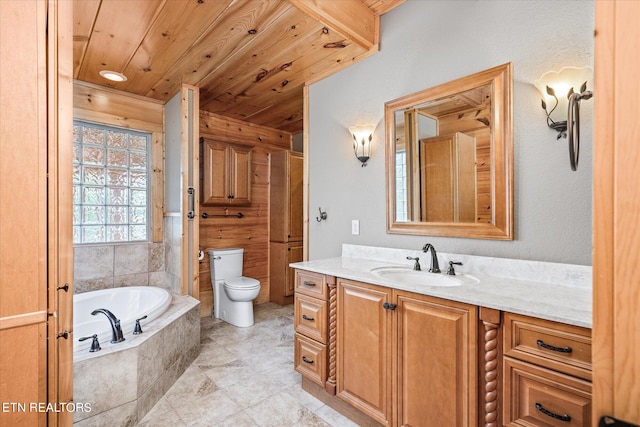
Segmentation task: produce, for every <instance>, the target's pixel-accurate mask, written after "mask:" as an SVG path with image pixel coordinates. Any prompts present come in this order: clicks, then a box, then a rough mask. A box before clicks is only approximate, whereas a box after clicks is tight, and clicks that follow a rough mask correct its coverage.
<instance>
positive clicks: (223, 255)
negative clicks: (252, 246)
mask: <svg viewBox="0 0 640 427" xmlns="http://www.w3.org/2000/svg"><path fill="white" fill-rule="evenodd" d="M243 253H244V249H242V248H228V249H213V250H210V251H209V262H210V265H211V278H212V279H213V280H222V279H228V278H232V277H240V276H242V256H243Z"/></svg>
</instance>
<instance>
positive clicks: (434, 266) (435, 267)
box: [422, 243, 440, 273]
mask: <svg viewBox="0 0 640 427" xmlns="http://www.w3.org/2000/svg"><path fill="white" fill-rule="evenodd" d="M429 251H431V267H430V268H429V273H440V265H439V264H438V255H437V254H436V248H434V247H433V245H432V244H431V243H427V244H426V245H424V246H423V247H422V252H424V253H427V252H429Z"/></svg>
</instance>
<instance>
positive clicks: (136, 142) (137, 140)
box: [129, 135, 147, 151]
mask: <svg viewBox="0 0 640 427" xmlns="http://www.w3.org/2000/svg"><path fill="white" fill-rule="evenodd" d="M129 148H130V149H132V150H141V151H147V137H146V136H141V135H131V136H130V137H129Z"/></svg>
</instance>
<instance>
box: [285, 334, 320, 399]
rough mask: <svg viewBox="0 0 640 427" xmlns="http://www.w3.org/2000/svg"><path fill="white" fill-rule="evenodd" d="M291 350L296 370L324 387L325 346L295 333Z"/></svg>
mask: <svg viewBox="0 0 640 427" xmlns="http://www.w3.org/2000/svg"><path fill="white" fill-rule="evenodd" d="M293 351H294V363H293V365H294V367H295V369H296V371H298V372H299V373H301V374H302V375H304V376H305V377H306V378H308V379H310V380H311V381H313V382H314V383H316V384H318V385H320V386H322V387H324V383H325V382H326V381H327V346H326V345H324V344H320V343H318V342H316V341H314V340H312V339H309V338H307V337H305V336H304V335H300V334H296V335H295V337H294V350H293Z"/></svg>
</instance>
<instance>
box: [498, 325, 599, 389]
mask: <svg viewBox="0 0 640 427" xmlns="http://www.w3.org/2000/svg"><path fill="white" fill-rule="evenodd" d="M504 319H505V322H504V325H505V333H504V354H505V356H511V357H514V358H516V359H520V360H524V361H527V362H531V363H535V364H538V365H541V366H545V367H548V368H551V369H554V370H556V371H559V372H563V373H566V374H569V375H574V376H577V377H579V378H583V379H585V380H589V381H591V330H590V329H586V328H580V327H577V326H572V325H566V324H563V323H558V322H551V321H548V320H541V319H535V318H531V317H527V316H521V315H517V314H513V313H505V317H504Z"/></svg>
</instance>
